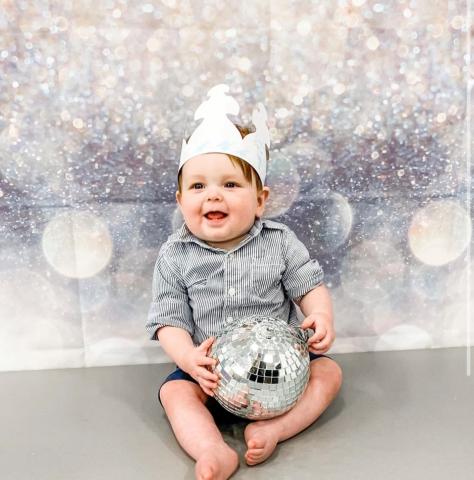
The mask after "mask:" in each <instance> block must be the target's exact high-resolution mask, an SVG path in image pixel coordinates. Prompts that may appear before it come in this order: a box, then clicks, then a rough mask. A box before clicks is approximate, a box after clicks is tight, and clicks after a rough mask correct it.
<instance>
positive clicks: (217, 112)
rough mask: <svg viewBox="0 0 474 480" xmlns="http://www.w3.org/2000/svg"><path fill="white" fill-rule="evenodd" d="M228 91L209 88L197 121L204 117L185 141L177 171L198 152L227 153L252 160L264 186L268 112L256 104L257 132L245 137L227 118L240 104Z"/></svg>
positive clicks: (196, 117)
mask: <svg viewBox="0 0 474 480" xmlns="http://www.w3.org/2000/svg"><path fill="white" fill-rule="evenodd" d="M228 91H229V87H228V86H227V85H223V84H220V85H216V86H215V87H213V88H211V89H210V90H209V92H208V94H207V96H208V99H207V100H205V101H204V102H203V103H201V105H199V107H198V108H197V110H196V113H195V114H194V120H201V119H202V122H201V123H200V124H199V125H198V126H197V127H196V130H194V132H193V134H192V135H191V137H190V138H189V140H188V141H187V142H186V140H183V145H182V147H181V157H180V160H179V169H178V171H179V170H181V167H182V166H183V165H184V164H185V163H186V162H187V161H188V160H190V159H191V158H193V157H195V156H196V155H201V154H203V153H227V154H229V155H234V156H235V157H239V158H241V159H242V160H245V161H246V162H247V163H249V164H250V165H251V166H252V167H253V168H254V169H255V171H256V172H257V174H258V176H259V177H260V180H261V181H262V185H264V184H265V176H266V171H267V156H266V149H265V145H266V146H267V147H268V148H269V147H270V134H269V132H268V127H267V112H266V110H265V107H264V106H263V105H262V104H261V103H258V104H257V107H256V108H255V109H254V111H253V114H252V123H253V124H254V126H255V130H256V131H255V132H253V133H249V134H248V135H246V136H245V137H244V138H242V135H241V134H240V132H239V130H238V129H237V127H236V126H235V125H234V124H233V123H232V122H231V121H230V120H229V118H228V117H227V114H232V115H237V114H238V113H239V104H238V103H237V101H236V100H235V99H234V98H233V97H231V96H229V95H226V93H227V92H228Z"/></svg>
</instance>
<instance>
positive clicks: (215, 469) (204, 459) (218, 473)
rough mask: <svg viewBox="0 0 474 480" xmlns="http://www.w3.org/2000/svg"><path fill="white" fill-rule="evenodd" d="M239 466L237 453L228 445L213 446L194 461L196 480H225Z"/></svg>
mask: <svg viewBox="0 0 474 480" xmlns="http://www.w3.org/2000/svg"><path fill="white" fill-rule="evenodd" d="M238 466H239V456H238V455H237V452H236V451H235V450H233V449H232V448H230V447H229V446H228V445H225V444H224V445H213V446H212V447H211V448H209V449H207V450H205V451H204V452H203V454H202V455H201V456H200V457H199V458H198V459H197V461H196V469H195V472H196V478H197V479H198V480H226V479H227V478H229V477H230V476H231V475H232V474H233V473H234V472H235V470H237V467H238Z"/></svg>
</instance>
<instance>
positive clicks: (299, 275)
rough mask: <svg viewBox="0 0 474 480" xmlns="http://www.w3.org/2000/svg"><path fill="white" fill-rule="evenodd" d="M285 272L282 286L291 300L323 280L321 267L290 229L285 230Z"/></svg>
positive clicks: (297, 298)
mask: <svg viewBox="0 0 474 480" xmlns="http://www.w3.org/2000/svg"><path fill="white" fill-rule="evenodd" d="M285 241H286V242H285V243H286V249H285V255H284V256H285V259H284V260H285V266H286V268H285V272H284V274H283V276H282V282H283V286H284V288H285V290H286V292H287V294H288V296H289V297H290V298H291V299H292V300H299V299H300V298H301V297H302V296H304V295H306V294H307V293H308V292H309V291H310V290H312V289H313V288H315V287H317V286H318V285H320V284H321V283H322V281H323V277H324V273H323V269H322V268H321V266H320V265H319V262H318V261H317V260H316V259H311V258H310V256H309V252H308V249H307V248H306V247H305V246H304V244H303V243H302V242H301V241H300V240H298V238H297V237H296V235H295V234H294V233H293V232H292V231H291V230H289V229H288V230H287V231H286V232H285Z"/></svg>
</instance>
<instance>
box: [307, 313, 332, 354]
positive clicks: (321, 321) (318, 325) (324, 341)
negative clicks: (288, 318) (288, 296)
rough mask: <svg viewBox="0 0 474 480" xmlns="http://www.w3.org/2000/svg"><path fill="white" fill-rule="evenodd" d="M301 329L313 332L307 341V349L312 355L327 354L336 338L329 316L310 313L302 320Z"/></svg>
mask: <svg viewBox="0 0 474 480" xmlns="http://www.w3.org/2000/svg"><path fill="white" fill-rule="evenodd" d="M301 328H302V329H303V330H305V329H307V328H312V329H313V330H314V335H313V336H312V337H310V338H309V339H308V349H309V351H310V352H312V353H318V354H321V353H325V352H327V351H328V350H329V348H330V347H331V345H332V343H333V342H334V339H335V338H336V333H335V331H334V326H333V322H332V318H331V317H330V316H329V315H324V314H317V313H311V314H310V315H308V316H307V317H306V318H305V319H304V320H303V323H302V324H301Z"/></svg>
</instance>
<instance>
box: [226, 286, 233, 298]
mask: <svg viewBox="0 0 474 480" xmlns="http://www.w3.org/2000/svg"><path fill="white" fill-rule="evenodd" d="M227 293H228V294H229V295H230V296H233V295H235V288H234V287H230V288H229V290H227Z"/></svg>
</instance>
